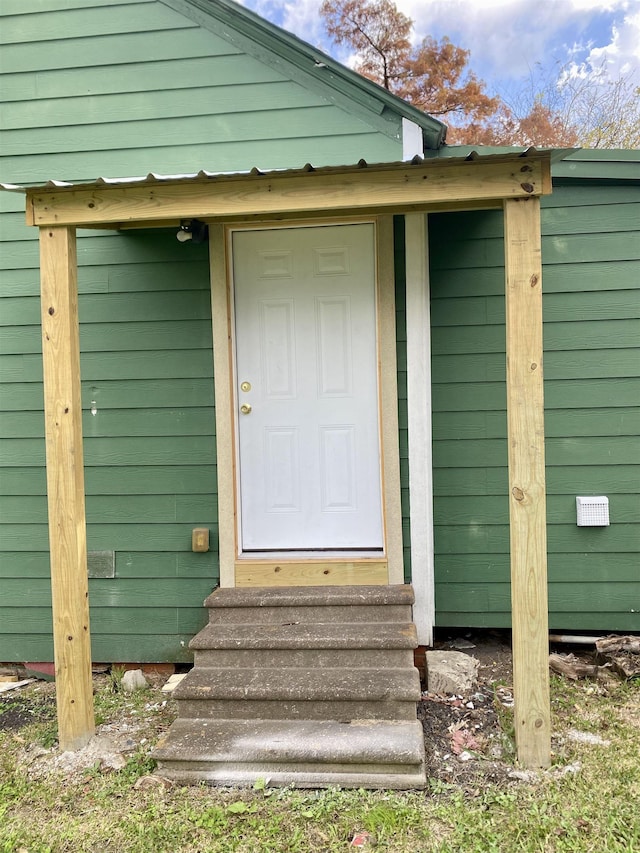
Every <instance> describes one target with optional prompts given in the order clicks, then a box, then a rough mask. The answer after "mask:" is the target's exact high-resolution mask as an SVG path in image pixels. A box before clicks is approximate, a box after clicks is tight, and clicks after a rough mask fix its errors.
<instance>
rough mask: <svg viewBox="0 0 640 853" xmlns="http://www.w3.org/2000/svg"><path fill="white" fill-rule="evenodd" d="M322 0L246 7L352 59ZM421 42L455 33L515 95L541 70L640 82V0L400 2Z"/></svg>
mask: <svg viewBox="0 0 640 853" xmlns="http://www.w3.org/2000/svg"><path fill="white" fill-rule="evenodd" d="M320 3H321V0H244V4H245V5H246V6H247V7H248V8H250V9H253V10H254V11H255V12H258V13H259V14H260V15H262V16H263V17H265V18H267V19H268V20H270V21H273V22H274V23H276V24H279V25H280V26H284V28H285V29H288V30H289V31H291V32H293V33H295V34H296V35H298V36H299V37H300V38H303V39H305V40H306V41H308V42H310V43H311V44H313V45H315V46H317V47H320V48H322V49H323V50H326V51H327V52H329V53H331V54H332V55H333V56H335V57H336V58H337V59H339V60H340V61H342V62H345V63H346V64H349V63H350V57H349V54H348V52H346V51H344V50H343V49H340V50H338V49H337V48H336V47H333V46H332V45H331V42H330V41H329V40H328V37H327V35H326V33H325V32H324V28H323V24H322V19H321V18H320V16H319V14H318V8H319V6H320ZM396 5H397V6H398V8H400V9H401V11H403V12H404V13H405V14H407V15H408V16H409V17H411V18H412V19H413V21H414V26H415V33H416V37H417V38H418V39H422V38H423V37H424V36H425V35H427V34H430V35H433V36H435V37H437V38H441V37H442V36H445V35H446V36H449V38H450V39H451V41H452V42H453V43H454V44H456V45H459V46H460V47H464V48H466V49H468V50H470V51H471V58H470V67H471V68H472V69H473V71H475V73H476V74H477V75H478V76H479V77H480V78H482V79H483V80H484V81H485V82H486V84H487V88H488V90H489V92H490V93H493V92H494V91H495V92H498V93H499V94H502V95H503V96H505V95H513V94H514V93H515V92H517V90H518V89H519V88H520V87H522V86H523V85H524V83H523V81H524V80H525V79H529V78H530V77H531V76H532V75H534V76H535V74H536V73H537V72H536V69H538V68H539V67H540V66H541V67H542V68H543V69H553V68H554V67H555V68H560V67H562V66H566V67H567V68H568V69H570V70H571V71H572V73H574V74H585V73H588V72H589V71H590V70H592V69H593V68H594V67H596V68H604V69H605V73H606V74H607V75H608V76H610V77H611V78H614V79H615V78H617V77H618V76H620V75H621V74H629V73H631V74H633V75H634V76H635V78H636V80H637V84H638V85H640V0H533V2H532V0H396Z"/></svg>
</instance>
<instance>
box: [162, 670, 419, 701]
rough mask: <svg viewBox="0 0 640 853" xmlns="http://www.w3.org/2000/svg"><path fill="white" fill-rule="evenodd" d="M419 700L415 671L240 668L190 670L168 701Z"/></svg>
mask: <svg viewBox="0 0 640 853" xmlns="http://www.w3.org/2000/svg"><path fill="white" fill-rule="evenodd" d="M392 697H393V698H396V699H399V700H404V701H408V702H418V701H419V700H420V678H419V676H418V670H417V669H414V668H411V669H400V670H386V671H385V674H384V678H381V677H380V673H379V672H378V670H375V669H358V668H354V667H351V668H348V669H346V668H343V669H323V670H314V671H311V672H310V671H309V670H307V669H303V668H300V669H292V668H288V669H279V668H278V669H276V668H273V669H252V670H250V671H249V672H247V670H241V669H223V668H219V669H213V668H207V669H205V668H201V667H198V668H194V669H192V670H191V672H190V673H189V674H188V675H187V677H186V678H185V679H184V680H183V681H182V682H181V683H180V684H179V685H178V686H177V687H176V689H175V690H174V693H173V698H174V699H177V700H180V699H242V700H246V701H254V702H260V701H266V700H278V701H305V700H306V701H309V702H313V701H324V702H327V701H334V702H340V701H349V700H356V701H365V700H366V701H369V702H386V701H388V700H389V699H391V698H392Z"/></svg>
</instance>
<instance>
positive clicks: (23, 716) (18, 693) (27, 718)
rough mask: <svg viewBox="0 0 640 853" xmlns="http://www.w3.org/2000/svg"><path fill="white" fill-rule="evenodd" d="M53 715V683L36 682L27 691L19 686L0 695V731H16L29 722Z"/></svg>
mask: <svg viewBox="0 0 640 853" xmlns="http://www.w3.org/2000/svg"><path fill="white" fill-rule="evenodd" d="M48 687H50V688H52V689H47V688H48ZM55 716H56V698H55V688H54V687H53V685H47V684H44V685H42V684H38V685H35V686H34V687H32V688H31V689H30V690H29V691H28V692H26V691H25V689H24V688H20V687H19V688H18V689H17V690H11V691H9V692H7V693H3V694H1V695H0V731H5V732H7V731H18V730H19V729H21V728H24V726H29V725H31V723H39V722H43V721H44V720H54V719H55Z"/></svg>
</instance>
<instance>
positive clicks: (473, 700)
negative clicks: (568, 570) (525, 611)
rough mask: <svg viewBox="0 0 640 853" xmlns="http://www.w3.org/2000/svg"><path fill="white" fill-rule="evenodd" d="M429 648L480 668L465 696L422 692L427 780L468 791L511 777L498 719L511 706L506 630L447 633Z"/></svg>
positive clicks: (505, 741)
mask: <svg viewBox="0 0 640 853" xmlns="http://www.w3.org/2000/svg"><path fill="white" fill-rule="evenodd" d="M434 648H435V649H438V650H441V651H446V650H451V651H457V652H462V653H463V654H468V655H470V656H471V657H474V658H475V659H476V660H477V661H478V664H479V666H478V679H477V684H476V686H475V687H474V688H473V689H472V690H471V691H469V693H468V694H466V695H462V694H460V695H449V694H447V695H438V694H433V693H428V692H426V691H425V692H424V693H423V694H422V701H421V702H420V703H419V705H418V719H419V720H420V721H421V722H422V728H423V730H424V740H425V754H426V770H427V778H431V779H435V780H437V781H439V782H442V783H445V784H454V785H458V786H461V787H463V788H465V789H467V790H469V791H471V792H473V791H476V790H478V789H479V788H482V787H484V786H485V785H487V784H492V783H496V782H501V781H504V780H507V779H512V778H513V777H510V775H509V774H510V773H512V772H513V769H514V768H513V765H512V764H511V761H510V759H511V758H512V756H511V755H510V751H511V749H512V746H511V744H510V742H509V739H508V737H507V736H506V735H505V734H504V732H503V728H502V724H501V720H500V717H502V718H503V719H504V718H508V716H509V714H510V709H511V708H512V707H513V694H512V687H511V685H512V674H513V669H512V666H513V664H512V660H513V659H512V654H511V639H510V635H509V632H507V631H504V632H501V631H478V632H465V633H464V634H455V633H451V634H447V635H443V636H440V637H438V638H436V641H435V643H434ZM499 711H500V714H499V713H498V712H499Z"/></svg>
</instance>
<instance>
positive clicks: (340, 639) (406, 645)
mask: <svg viewBox="0 0 640 853" xmlns="http://www.w3.org/2000/svg"><path fill="white" fill-rule="evenodd" d="M417 645H418V638H417V634H416V628H415V625H414V624H413V623H412V622H402V623H399V624H396V623H391V622H382V623H375V622H374V623H368V622H366V623H362V624H357V625H341V624H339V623H337V622H328V623H313V624H306V623H297V624H294V625H268V624H267V625H218V624H216V623H214V622H209V624H208V625H205V627H204V628H203V629H202V631H200V633H199V634H197V635H196V636H195V637H194V638H193V640H192V641H191V642H190V643H189V648H191V649H194V650H199V649H414V648H416V646H417Z"/></svg>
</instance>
